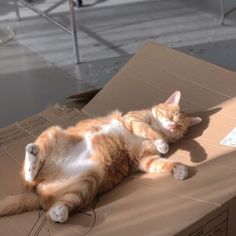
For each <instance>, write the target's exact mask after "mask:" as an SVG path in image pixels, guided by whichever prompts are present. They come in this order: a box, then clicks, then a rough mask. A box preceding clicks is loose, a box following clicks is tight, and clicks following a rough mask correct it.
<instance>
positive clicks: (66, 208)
mask: <svg viewBox="0 0 236 236" xmlns="http://www.w3.org/2000/svg"><path fill="white" fill-rule="evenodd" d="M102 178H103V175H102V173H101V171H100V170H97V169H95V170H89V171H87V172H86V173H84V174H82V175H80V176H74V177H71V178H68V179H64V180H62V181H57V182H55V183H51V184H47V185H45V186H43V188H42V191H41V195H44V196H45V197H46V198H47V197H48V196H50V195H51V196H52V197H53V198H55V199H56V200H55V201H54V203H53V204H52V206H51V207H50V208H49V210H48V213H47V215H48V218H49V219H51V220H52V221H54V222H60V223H63V222H65V221H67V219H68V217H69V214H70V213H71V212H73V211H74V210H76V209H82V208H85V207H87V206H89V205H90V204H91V202H92V201H93V200H94V198H95V196H96V195H97V193H98V189H99V186H100V184H101V181H102Z"/></svg>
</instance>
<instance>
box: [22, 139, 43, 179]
mask: <svg viewBox="0 0 236 236" xmlns="http://www.w3.org/2000/svg"><path fill="white" fill-rule="evenodd" d="M38 154H39V147H38V146H37V145H36V144H34V143H30V144H28V145H27V146H26V148H25V162H24V167H23V168H24V178H25V180H26V181H28V182H32V181H33V180H34V178H35V176H36V175H37V173H38V170H39V169H40V164H41V161H40V158H39V157H38Z"/></svg>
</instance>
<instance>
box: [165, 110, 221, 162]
mask: <svg viewBox="0 0 236 236" xmlns="http://www.w3.org/2000/svg"><path fill="white" fill-rule="evenodd" d="M221 109H222V108H220V107H217V108H213V109H211V110H207V111H203V112H197V113H192V114H190V115H191V116H200V117H201V118H202V122H201V123H200V124H198V125H196V126H194V127H192V128H190V130H189V133H188V134H187V135H186V137H184V138H183V139H182V140H181V141H179V142H178V143H175V144H173V145H172V146H171V148H170V151H169V152H168V154H167V155H166V156H165V157H166V158H169V157H171V156H173V155H174V153H175V152H176V151H177V150H179V149H182V150H185V151H187V152H189V155H190V158H191V162H193V163H199V162H202V161H204V160H206V159H207V152H206V150H205V149H204V147H203V146H201V144H200V143H198V142H197V141H196V140H195V138H197V137H199V136H201V135H202V133H203V132H204V130H206V129H207V128H208V126H209V123H210V116H212V115H213V114H215V113H217V112H219V111H220V110H221Z"/></svg>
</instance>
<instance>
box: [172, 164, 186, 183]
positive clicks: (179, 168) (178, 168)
mask: <svg viewBox="0 0 236 236" xmlns="http://www.w3.org/2000/svg"><path fill="white" fill-rule="evenodd" d="M173 175H174V177H175V178H176V179H178V180H184V179H187V178H188V167H187V166H185V165H183V164H176V165H175V167H174V169H173Z"/></svg>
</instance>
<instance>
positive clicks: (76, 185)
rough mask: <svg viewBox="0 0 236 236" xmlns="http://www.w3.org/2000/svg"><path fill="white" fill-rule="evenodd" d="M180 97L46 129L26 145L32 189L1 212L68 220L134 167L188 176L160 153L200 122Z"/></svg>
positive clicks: (26, 166) (24, 172)
mask: <svg viewBox="0 0 236 236" xmlns="http://www.w3.org/2000/svg"><path fill="white" fill-rule="evenodd" d="M179 100H180V92H175V93H174V94H172V95H171V96H170V97H169V98H168V99H167V101H166V102H165V103H162V104H159V105H157V106H154V107H152V108H151V109H147V110H142V111H132V112H129V113H127V114H126V115H124V116H123V115H122V114H121V113H120V112H119V111H116V112H113V113H111V114H110V115H108V116H105V117H99V118H95V119H88V120H84V121H81V122H79V123H78V124H77V125H76V126H74V127H69V128H67V129H62V128H60V127H51V128H49V129H47V130H46V131H44V132H43V133H42V134H41V135H40V136H39V137H38V138H37V139H36V140H35V142H34V143H33V144H29V145H28V146H27V147H26V155H25V162H24V165H23V169H22V176H23V179H24V181H25V189H26V190H27V191H28V192H27V191H26V192H25V193H22V194H21V195H16V196H11V197H10V198H6V199H5V200H2V201H1V202H0V216H3V215H11V214H16V213H20V212H23V211H28V210H35V209H38V208H40V207H41V208H43V209H44V210H46V211H48V213H47V214H48V217H49V218H50V219H51V220H53V221H55V222H65V221H66V220H67V219H68V216H69V214H70V213H71V212H73V211H74V210H77V209H81V208H85V207H87V206H89V205H90V204H91V202H92V201H93V200H94V198H95V196H96V195H97V194H101V193H103V192H106V191H108V190H110V189H112V188H114V187H115V186H116V185H117V184H119V183H120V182H121V181H122V180H123V179H124V178H126V177H127V176H128V175H130V174H132V173H134V172H136V171H139V170H141V171H144V172H152V173H157V172H169V173H173V174H174V176H175V177H176V178H177V179H185V178H186V177H187V167H186V166H184V165H181V164H177V163H173V162H171V161H169V160H167V159H164V158H160V155H159V154H160V153H162V154H163V153H166V152H167V151H168V148H169V146H168V145H169V143H171V142H175V141H177V140H178V139H180V138H182V137H183V135H184V134H185V133H186V132H187V129H188V127H190V126H192V125H195V124H197V123H199V122H200V121H201V119H200V118H199V117H195V118H190V117H188V116H187V115H186V114H184V113H183V112H182V111H181V110H180V108H179ZM168 122H169V123H168ZM25 199H27V200H25Z"/></svg>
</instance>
